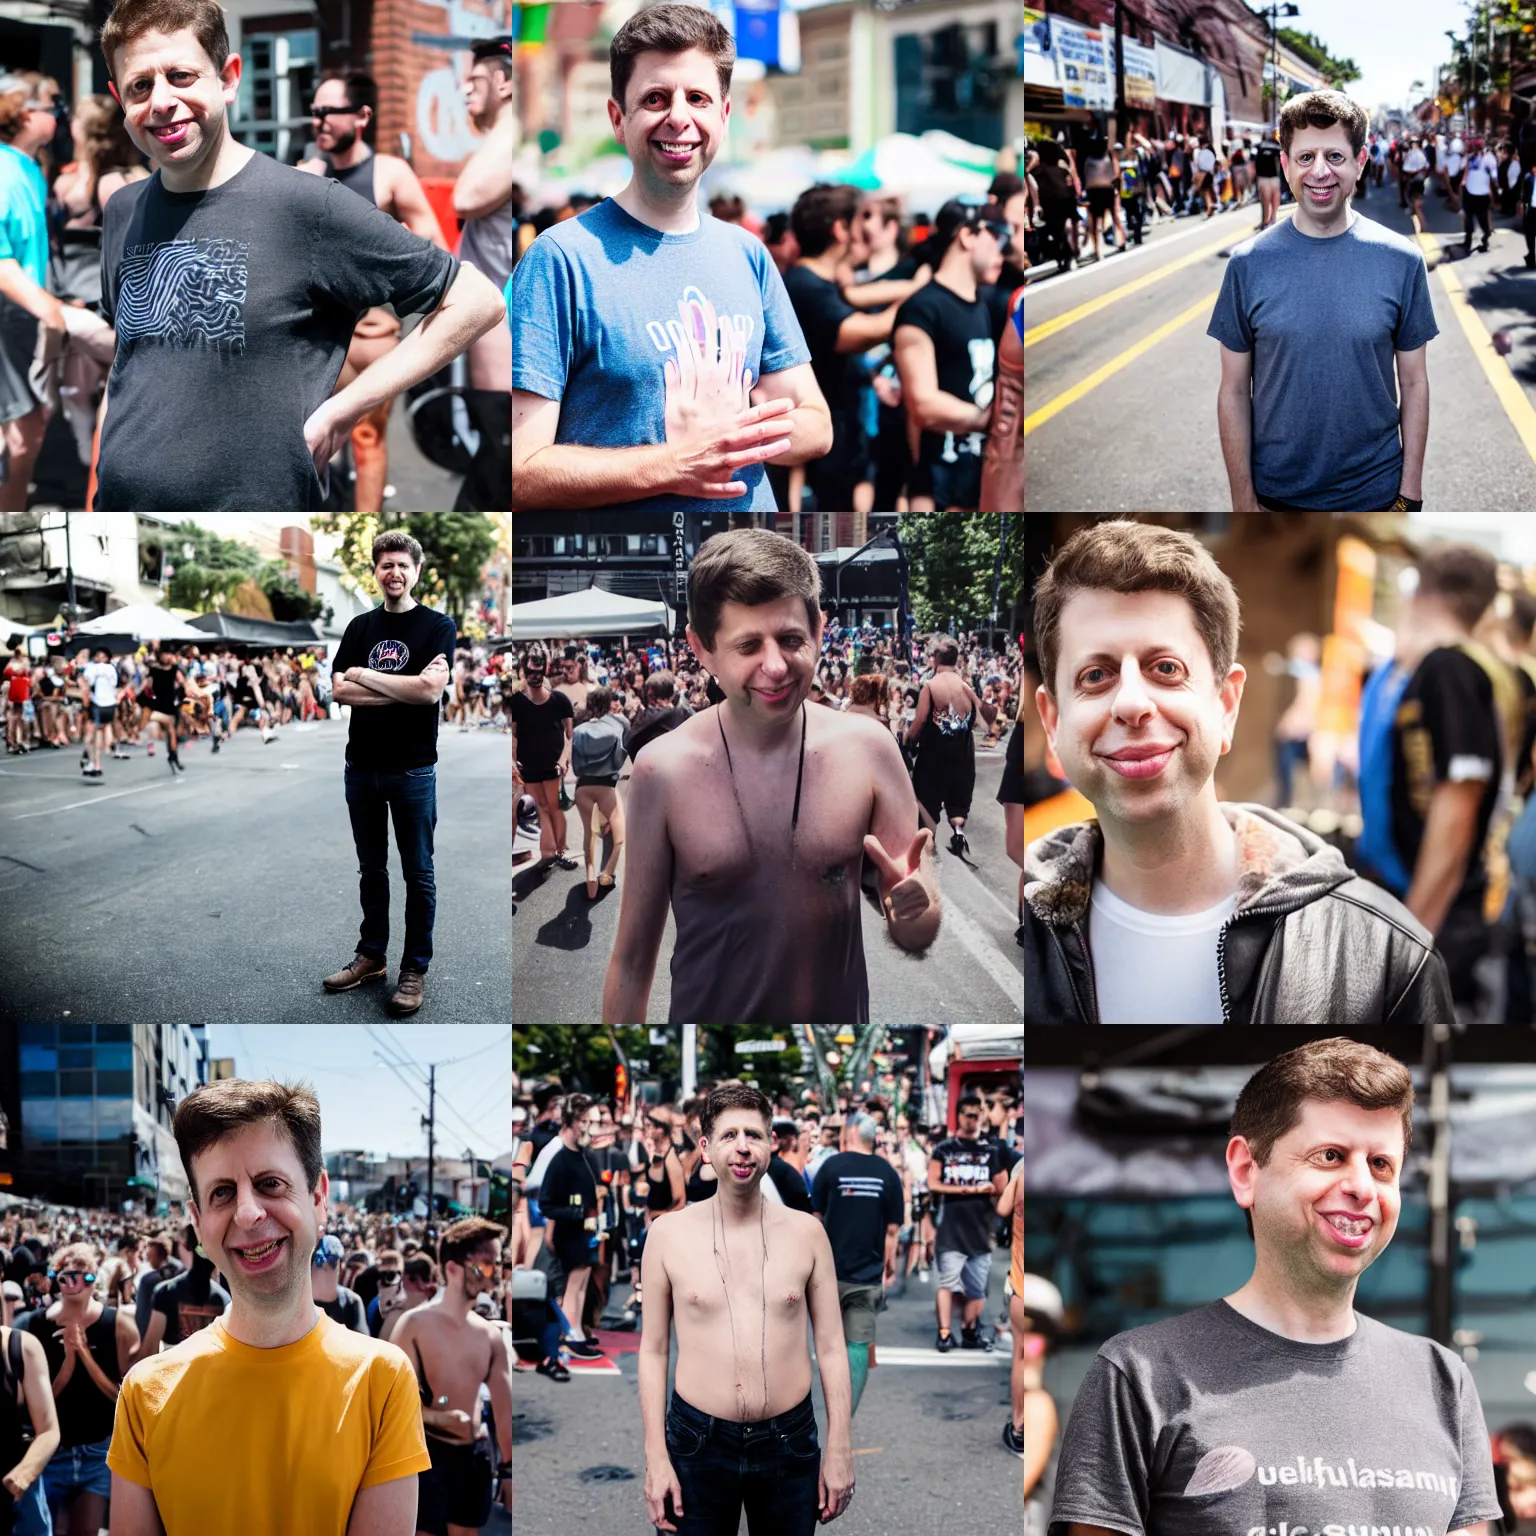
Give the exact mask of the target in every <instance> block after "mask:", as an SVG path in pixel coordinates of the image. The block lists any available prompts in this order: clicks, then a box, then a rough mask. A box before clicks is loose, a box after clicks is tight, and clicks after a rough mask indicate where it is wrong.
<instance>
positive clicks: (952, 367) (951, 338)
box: [895, 278, 1007, 465]
mask: <svg viewBox="0 0 1536 1536" xmlns="http://www.w3.org/2000/svg"><path fill="white" fill-rule="evenodd" d="M984 295H985V290H981V291H979V292H978V294H977V296H976V298H975V299H974V300H971V301H969V302H968V301H967V300H965V299H962V298H961V297H960V295H959V294H958V293H955V292H954V291H953V290H952V289H949V288H946V287H945V286H944V284H943V283H941V282H939V281H938V279H937V278H935V279H934V280H933V281H932V282H929V283H925V284H924V285H923V286H922V287H921V288H919V289H918V290H917V292H916V293H914V294H913V295H912V297H911V298H909V299H908V300H907V301H906V302H905V303H904V304H903V305H902V306H901V308H900V309H898V310H897V311H896V332H895V334H896V335H897V336H898V337H899V336H900V334H901V328H902V326H904V325H912V326H916V327H917V329H918V330H920V331H922V332H924V333H925V334H926V335H927V336H928V337H929V338H930V339H931V340H932V342H933V360H934V368H935V371H936V373H937V375H938V385H939V388H940V389H942V390H943V391H944V393H945V394H947V395H953V396H954V397H955V398H956V399H957V400H969V401H970V402H971V403H972V404H973V405H976V406H983V407H985V406H988V405H990V404H991V403H992V387H993V372H994V369H995V367H996V361H997V343H996V341H995V339H994V318H993V314H992V310H991V308H990V307H989V305H988V303H987V300H986V298H985V296H984ZM1002 314H1003V320H1004V322H1006V320H1007V303H1006V296H1005V302H1004V304H1003V309H1002ZM996 333H997V334H998V335H1000V334H1001V333H1002V327H1001V325H998V326H997V327H996ZM986 442H987V434H986V433H985V432H984V431H977V432H969V433H966V432H928V431H925V432H924V433H923V437H922V443H921V446H920V448H919V451H918V462H919V464H924V465H933V464H935V463H938V462H940V461H943V462H944V463H946V464H953V463H954V462H955V460H956V459H957V458H958V457H959V456H961V455H964V454H971V455H974V456H975V457H976V458H978V459H979V458H980V457H981V453H982V450H983V448H985V447H986Z"/></svg>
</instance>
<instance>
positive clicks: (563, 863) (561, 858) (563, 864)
mask: <svg viewBox="0 0 1536 1536" xmlns="http://www.w3.org/2000/svg"><path fill="white" fill-rule="evenodd" d="M550 863H551V864H553V865H555V866H556V867H557V868H559V869H578V868H580V866H579V865H578V864H577V862H576V860H575V859H573V858H572V857H571V856H570V854H568V853H557V854H556V855H555V856H554V858H552V859H551V860H550Z"/></svg>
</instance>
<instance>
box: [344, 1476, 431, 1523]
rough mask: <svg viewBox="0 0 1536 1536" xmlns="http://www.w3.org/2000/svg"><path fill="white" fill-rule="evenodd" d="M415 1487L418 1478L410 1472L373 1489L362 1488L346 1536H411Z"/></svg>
mask: <svg viewBox="0 0 1536 1536" xmlns="http://www.w3.org/2000/svg"><path fill="white" fill-rule="evenodd" d="M416 1487H417V1476H416V1474H415V1473H414V1472H411V1473H409V1474H408V1475H407V1476H405V1477H396V1478H391V1479H390V1481H389V1482H387V1483H375V1484H374V1485H373V1486H372V1487H371V1488H359V1489H358V1490H357V1497H356V1498H355V1499H354V1500H353V1501H352V1518H351V1519H350V1520H348V1521H347V1536H412V1533H413V1532H414V1531H415V1529H416Z"/></svg>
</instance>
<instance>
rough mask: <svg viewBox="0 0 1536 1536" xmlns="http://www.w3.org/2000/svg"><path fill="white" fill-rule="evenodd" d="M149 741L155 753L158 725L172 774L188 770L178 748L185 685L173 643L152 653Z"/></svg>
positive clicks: (162, 646)
mask: <svg viewBox="0 0 1536 1536" xmlns="http://www.w3.org/2000/svg"><path fill="white" fill-rule="evenodd" d="M148 670H149V689H150V705H149V710H150V714H149V740H150V748H149V750H150V753H151V755H153V753H154V750H155V748H154V740H155V727H156V726H158V727H159V728H160V730H161V731H162V732H163V733H164V735H165V752H166V756H167V757H168V758H169V759H170V763H169V767H170V770H171V777H172V778H175V777H176V775H177V774H180V773H185V772H186V771H187V770H186V769H185V768H183V767H182V766H181V757H180V755H179V754H178V753H177V751H176V725H177V720H178V718H179V716H180V714H181V701H182V698H183V697H184V696H185V692H186V688H185V684H184V682H183V680H182V675H181V664H180V658H179V657H178V656H177V654H176V649H175V647H174V646H168V645H163V644H157V645H156V646H155V648H154V649H153V650H152V651H151V652H150V656H149V667H148Z"/></svg>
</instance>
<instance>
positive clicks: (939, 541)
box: [898, 512, 1024, 631]
mask: <svg viewBox="0 0 1536 1536" xmlns="http://www.w3.org/2000/svg"><path fill="white" fill-rule="evenodd" d="M1005 523H1006V528H1007V532H1006V539H1005V534H1004V525H1005ZM898 527H899V530H900V533H901V541H902V543H903V545H904V546H905V547H906V551H907V559H908V561H909V564H910V569H909V577H908V579H909V585H910V588H911V598H912V615H913V619H914V622H915V623H916V625H917V628H918V629H919V630H920V631H921V630H936V629H944V628H946V627H947V625H948V624H949V621H950V619H952V618H953V619H954V620H955V622H956V625H957V626H958V627H961V628H967V629H975V628H981V627H984V626H986V625H989V624H990V623H991V622H992V586H993V573H994V571H995V570H996V569H997V561H998V551H999V547H1000V546H1001V548H1002V571H1001V578H1002V579H1001V583H1000V585H999V588H998V594H997V604H998V622H999V623H1000V624H1002V625H1006V624H1007V622H1008V615H1009V611H1010V610H1011V608H1012V607H1013V602H1014V598H1015V596H1016V595H1017V594H1018V592H1019V590H1020V589H1021V588H1022V587H1023V585H1024V519H1023V518H1022V517H1008V518H1004V517H1002V516H1000V515H999V514H997V513H995V512H967V513H961V512H907V513H903V514H902V516H901V519H900V522H899V524H898Z"/></svg>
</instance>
